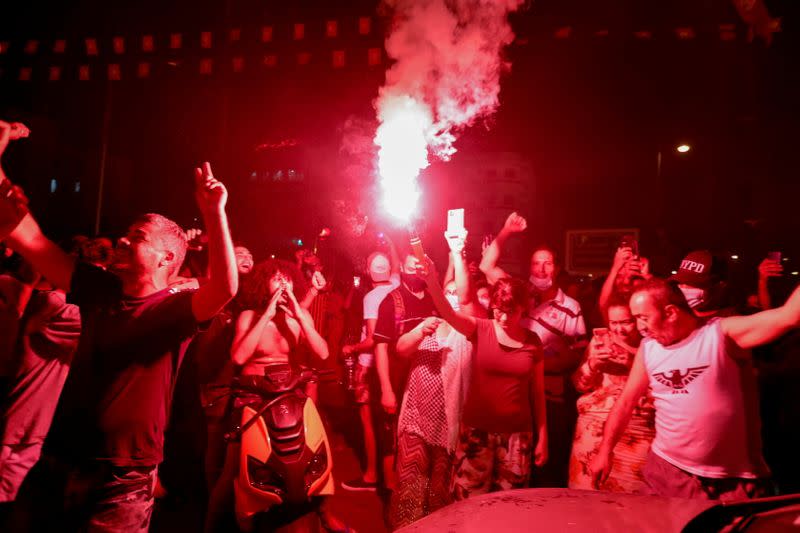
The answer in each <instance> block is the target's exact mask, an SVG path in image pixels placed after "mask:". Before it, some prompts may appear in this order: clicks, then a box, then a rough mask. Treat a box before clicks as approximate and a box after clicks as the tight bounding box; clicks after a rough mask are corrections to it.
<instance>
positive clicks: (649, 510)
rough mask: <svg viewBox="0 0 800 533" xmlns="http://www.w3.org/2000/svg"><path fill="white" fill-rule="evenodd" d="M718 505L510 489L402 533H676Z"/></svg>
mask: <svg viewBox="0 0 800 533" xmlns="http://www.w3.org/2000/svg"><path fill="white" fill-rule="evenodd" d="M715 503H716V502H710V501H705V500H686V499H683V498H663V497H660V496H643V495H636V494H619V493H613V492H596V491H587V490H572V489H522V490H509V491H503V492H494V493H491V494H484V495H482V496H476V497H474V498H470V499H468V500H463V501H460V502H456V503H454V504H453V505H449V506H447V507H445V508H443V509H439V510H438V511H436V512H435V513H433V514H431V515H430V516H427V517H425V518H423V519H421V520H419V521H417V522H415V523H413V524H411V525H410V526H407V527H405V528H403V529H400V530H399V531H401V532H403V533H410V532H413V531H441V532H442V533H445V532H451V531H452V532H458V533H470V532H473V531H474V532H476V533H477V532H481V533H503V532H506V531H523V530H535V531H537V532H551V531H552V532H558V533H562V532H568V533H605V532H609V533H611V532H614V533H617V532H620V531H637V532H640V533H675V532H679V531H680V530H681V529H682V528H683V526H685V525H686V523H687V522H688V521H689V520H691V519H692V518H694V517H695V516H696V515H697V514H699V513H700V512H701V511H703V510H705V509H707V508H708V507H711V506H713V505H714V504H715Z"/></svg>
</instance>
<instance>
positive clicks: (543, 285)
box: [528, 275, 553, 291]
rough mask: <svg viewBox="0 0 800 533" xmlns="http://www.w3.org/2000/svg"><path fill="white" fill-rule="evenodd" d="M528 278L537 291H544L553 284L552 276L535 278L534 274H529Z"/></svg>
mask: <svg viewBox="0 0 800 533" xmlns="http://www.w3.org/2000/svg"><path fill="white" fill-rule="evenodd" d="M528 280H529V281H530V282H531V285H533V287H534V288H535V289H536V290H538V291H546V290H547V289H549V288H550V287H552V286H553V278H537V277H536V276H533V275H531V277H529V278H528Z"/></svg>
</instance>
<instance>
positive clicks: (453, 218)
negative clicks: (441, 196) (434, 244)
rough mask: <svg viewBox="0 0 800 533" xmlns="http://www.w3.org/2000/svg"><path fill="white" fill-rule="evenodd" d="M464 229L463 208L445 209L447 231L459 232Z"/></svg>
mask: <svg viewBox="0 0 800 533" xmlns="http://www.w3.org/2000/svg"><path fill="white" fill-rule="evenodd" d="M462 231H464V209H463V208H461V209H449V210H448V211H447V233H461V232H462Z"/></svg>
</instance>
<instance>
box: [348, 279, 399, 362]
mask: <svg viewBox="0 0 800 533" xmlns="http://www.w3.org/2000/svg"><path fill="white" fill-rule="evenodd" d="M399 286H400V274H392V275H391V276H389V283H388V284H385V285H378V286H376V287H375V288H374V289H372V290H371V291H369V292H368V293H367V294H365V295H364V323H363V325H362V326H361V340H362V341H363V340H364V339H366V338H367V320H368V319H373V320H377V319H378V308H379V307H380V306H381V302H383V299H384V298H386V297H387V296H388V295H389V293H390V292H392V291H393V290H395V289H396V288H397V287H399ZM374 360H375V356H374V354H373V351H372V350H370V351H368V352H362V353H360V354H358V364H360V365H361V366H366V367H371V366H372V365H373V364H374Z"/></svg>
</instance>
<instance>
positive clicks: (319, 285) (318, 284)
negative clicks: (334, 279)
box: [311, 270, 328, 291]
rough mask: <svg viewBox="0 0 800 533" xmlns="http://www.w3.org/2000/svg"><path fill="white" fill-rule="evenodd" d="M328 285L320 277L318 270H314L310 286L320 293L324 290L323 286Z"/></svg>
mask: <svg viewBox="0 0 800 533" xmlns="http://www.w3.org/2000/svg"><path fill="white" fill-rule="evenodd" d="M327 284H328V281H327V280H326V279H325V276H323V275H322V272H320V271H319V270H315V271H314V273H313V274H312V275H311V286H312V287H314V288H315V289H317V290H318V291H321V290H322V289H324V288H325V285H327Z"/></svg>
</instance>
